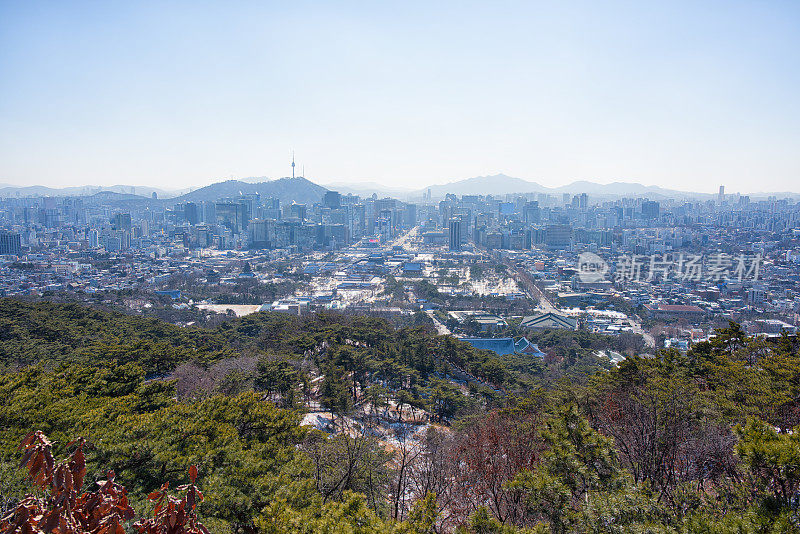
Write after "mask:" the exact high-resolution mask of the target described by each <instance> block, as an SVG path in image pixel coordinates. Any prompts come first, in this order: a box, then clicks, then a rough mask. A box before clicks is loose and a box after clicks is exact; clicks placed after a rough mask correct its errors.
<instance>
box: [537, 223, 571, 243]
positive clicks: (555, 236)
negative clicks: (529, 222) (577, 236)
mask: <svg viewBox="0 0 800 534" xmlns="http://www.w3.org/2000/svg"><path fill="white" fill-rule="evenodd" d="M571 242H572V226H571V225H569V224H548V225H547V226H546V227H545V229H544V243H545V245H547V246H549V247H553V248H564V247H568V246H569V245H570V243H571Z"/></svg>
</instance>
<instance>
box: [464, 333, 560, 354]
mask: <svg viewBox="0 0 800 534" xmlns="http://www.w3.org/2000/svg"><path fill="white" fill-rule="evenodd" d="M462 341H466V342H467V343H469V344H470V345H472V346H473V347H475V348H476V349H481V350H490V351H492V352H494V353H495V354H497V355H499V356H507V355H509V354H527V355H529V356H536V357H538V358H544V356H545V353H544V352H542V351H541V350H539V347H538V346H537V345H536V344H535V343H531V342H530V341H528V340H527V339H526V338H524V337H521V338H519V339H518V340H517V341H514V338H511V337H494V338H492V337H465V338H462Z"/></svg>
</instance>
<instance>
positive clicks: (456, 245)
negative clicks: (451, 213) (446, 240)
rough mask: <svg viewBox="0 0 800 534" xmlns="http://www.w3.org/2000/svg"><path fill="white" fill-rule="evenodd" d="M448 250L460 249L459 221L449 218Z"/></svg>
mask: <svg viewBox="0 0 800 534" xmlns="http://www.w3.org/2000/svg"><path fill="white" fill-rule="evenodd" d="M449 229H450V250H461V221H460V220H459V219H455V218H453V219H450V228H449Z"/></svg>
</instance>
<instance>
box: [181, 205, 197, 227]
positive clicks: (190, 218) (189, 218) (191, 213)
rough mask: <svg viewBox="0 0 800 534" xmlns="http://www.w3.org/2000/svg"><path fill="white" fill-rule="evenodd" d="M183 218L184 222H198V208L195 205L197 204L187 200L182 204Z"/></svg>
mask: <svg viewBox="0 0 800 534" xmlns="http://www.w3.org/2000/svg"><path fill="white" fill-rule="evenodd" d="M183 218H184V219H186V222H188V223H189V224H191V225H192V226H195V225H196V224H197V223H198V222H200V210H199V209H198V207H197V204H195V203H194V202H187V203H186V204H184V205H183Z"/></svg>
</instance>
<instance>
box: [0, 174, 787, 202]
mask: <svg viewBox="0 0 800 534" xmlns="http://www.w3.org/2000/svg"><path fill="white" fill-rule="evenodd" d="M328 190H333V191H338V192H340V193H342V194H348V193H350V194H356V195H360V196H363V197H366V196H371V195H372V194H377V195H378V196H380V197H387V196H389V197H394V198H399V199H401V200H409V201H415V200H421V199H422V198H424V196H425V195H426V194H427V192H428V191H429V190H430V193H431V198H432V199H434V200H436V199H441V198H444V196H445V195H446V194H448V193H452V194H455V195H458V196H461V195H507V194H526V193H527V194H531V193H545V194H549V195H554V196H557V197H560V196H561V195H563V194H569V195H577V194H580V193H586V194H588V195H590V196H591V197H593V200H610V199H615V198H620V197H648V198H650V199H652V200H659V199H666V198H674V199H686V200H690V199H693V200H707V199H710V198H714V197H715V196H716V195H714V194H709V193H695V192H689V191H678V190H674V189H666V188H663V187H659V186H652V185H650V186H648V185H642V184H640V183H631V182H613V183H610V184H598V183H595V182H588V181H577V182H573V183H571V184H568V185H564V186H560V187H547V186H544V185H542V184H540V183H537V182H531V181H528V180H523V179H522V178H515V177H513V176H507V175H505V174H495V175H491V176H476V177H474V178H467V179H465V180H458V181H454V182H450V183H446V184H434V185H431V186H429V187H425V188H423V189H419V190H416V191H415V190H408V189H402V188H397V187H386V186H384V185H382V184H379V183H375V182H367V183H347V182H338V183H331V184H326V185H325V186H322V185H319V184H316V183H314V182H312V181H310V180H307V179H306V178H302V177H298V178H280V179H277V180H268V179H266V178H265V177H249V178H242V179H241V180H226V181H223V182H217V183H214V184H211V185H208V186H206V187H201V188H199V189H195V190H193V191H188V190H182V191H166V190H162V189H157V188H152V187H139V186H127V185H116V186H111V187H99V186H81V187H65V188H62V189H54V188H49V187H44V186H28V187H15V186H9V185H2V184H0V197H6V198H8V197H37V196H84V197H87V198H88V197H92V196H94V199H93V200H95V201H99V200H100V199H103V198H104V197H103V195H108V194H110V193H115V194H118V195H121V196H120V197H113V198H119V200H123V199H125V200H127V201H133V200H134V199H137V198H138V199H145V198H147V199H149V200H152V194H153V192H155V193H156V194H157V195H158V201H164V200H166V201H168V202H171V203H177V202H199V201H213V200H217V199H219V198H224V197H234V196H239V195H240V194H251V193H258V194H260V195H261V196H262V197H264V198H266V197H275V198H279V199H280V200H281V202H282V203H284V204H285V203H291V202H297V203H299V204H314V203H316V202H319V201H320V200H321V199H322V196H323V195H324V194H325V192H326V191H328ZM98 193H102V194H100V195H98ZM729 193H731V191H729ZM743 194H749V195H750V197H751V198H753V199H760V198H767V197H768V196H777V197H778V198H787V197H788V198H793V199H800V194H797V193H789V192H773V193H761V192H760V193H743ZM110 198H111V197H110Z"/></svg>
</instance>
